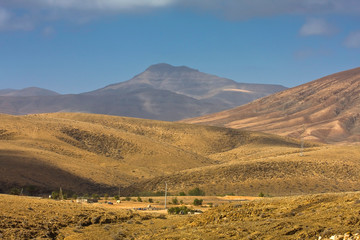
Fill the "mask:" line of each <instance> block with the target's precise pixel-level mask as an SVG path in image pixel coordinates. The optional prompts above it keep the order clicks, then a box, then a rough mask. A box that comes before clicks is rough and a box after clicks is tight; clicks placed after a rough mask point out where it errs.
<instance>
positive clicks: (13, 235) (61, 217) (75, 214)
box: [0, 192, 360, 240]
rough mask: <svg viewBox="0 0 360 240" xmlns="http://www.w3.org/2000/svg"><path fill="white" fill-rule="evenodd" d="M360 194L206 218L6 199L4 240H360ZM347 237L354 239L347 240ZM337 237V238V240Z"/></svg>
mask: <svg viewBox="0 0 360 240" xmlns="http://www.w3.org/2000/svg"><path fill="white" fill-rule="evenodd" d="M359 198H360V194H359V193H358V192H357V193H339V194H318V195H304V196H296V197H279V198H262V199H258V200H254V201H241V202H240V201H235V202H233V203H231V204H225V205H219V206H216V205H217V204H216V202H212V203H214V206H213V207H212V208H210V209H209V210H207V211H205V208H203V207H200V206H197V207H194V206H189V205H187V206H188V207H190V208H195V209H201V210H203V211H205V212H204V213H203V214H200V215H168V214H165V212H163V213H157V212H152V211H147V210H145V211H133V210H129V209H128V210H127V209H123V208H121V204H123V203H121V204H119V205H118V204H114V205H111V206H109V205H108V204H78V203H75V202H71V201H55V200H49V199H35V198H29V197H21V196H10V195H2V194H1V195H0V213H1V216H0V238H1V239H40V238H41V239H65V240H88V239H189V240H190V239H191V240H193V239H199V240H200V239H201V240H217V239H236V240H237V239H320V238H319V237H321V239H323V240H325V239H358V238H356V237H358V236H359V223H360V220H359V211H360V201H359ZM344 234H348V235H352V236H353V238H343V237H344ZM335 236H336V237H337V238H335Z"/></svg>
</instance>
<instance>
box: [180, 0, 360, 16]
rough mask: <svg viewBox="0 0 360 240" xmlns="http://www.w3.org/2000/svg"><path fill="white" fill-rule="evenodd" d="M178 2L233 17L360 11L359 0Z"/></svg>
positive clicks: (184, 0)
mask: <svg viewBox="0 0 360 240" xmlns="http://www.w3.org/2000/svg"><path fill="white" fill-rule="evenodd" d="M177 2H178V4H180V5H183V6H188V7H191V8H192V7H197V8H200V9H204V10H209V11H212V12H216V13H220V14H222V15H224V16H225V17H228V18H232V19H249V18H254V17H266V16H277V15H288V14H298V15H308V14H319V13H321V14H331V13H338V14H350V13H353V14H359V13H360V1H358V0H271V1H270V0H177Z"/></svg>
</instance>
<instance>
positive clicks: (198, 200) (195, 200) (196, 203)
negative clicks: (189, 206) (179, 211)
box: [193, 198, 203, 206]
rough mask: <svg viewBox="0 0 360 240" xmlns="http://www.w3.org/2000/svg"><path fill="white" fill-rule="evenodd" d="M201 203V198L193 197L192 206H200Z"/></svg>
mask: <svg viewBox="0 0 360 240" xmlns="http://www.w3.org/2000/svg"><path fill="white" fill-rule="evenodd" d="M202 203H203V200H202V199H197V198H195V199H194V202H193V205H194V206H201V205H202Z"/></svg>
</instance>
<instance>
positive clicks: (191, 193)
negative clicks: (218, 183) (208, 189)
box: [189, 187, 205, 196]
mask: <svg viewBox="0 0 360 240" xmlns="http://www.w3.org/2000/svg"><path fill="white" fill-rule="evenodd" d="M189 196H205V192H204V191H203V190H201V189H200V188H198V187H196V188H194V189H191V190H190V191H189Z"/></svg>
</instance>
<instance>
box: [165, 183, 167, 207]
mask: <svg viewBox="0 0 360 240" xmlns="http://www.w3.org/2000/svg"><path fill="white" fill-rule="evenodd" d="M166 197H167V182H165V209H166Z"/></svg>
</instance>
